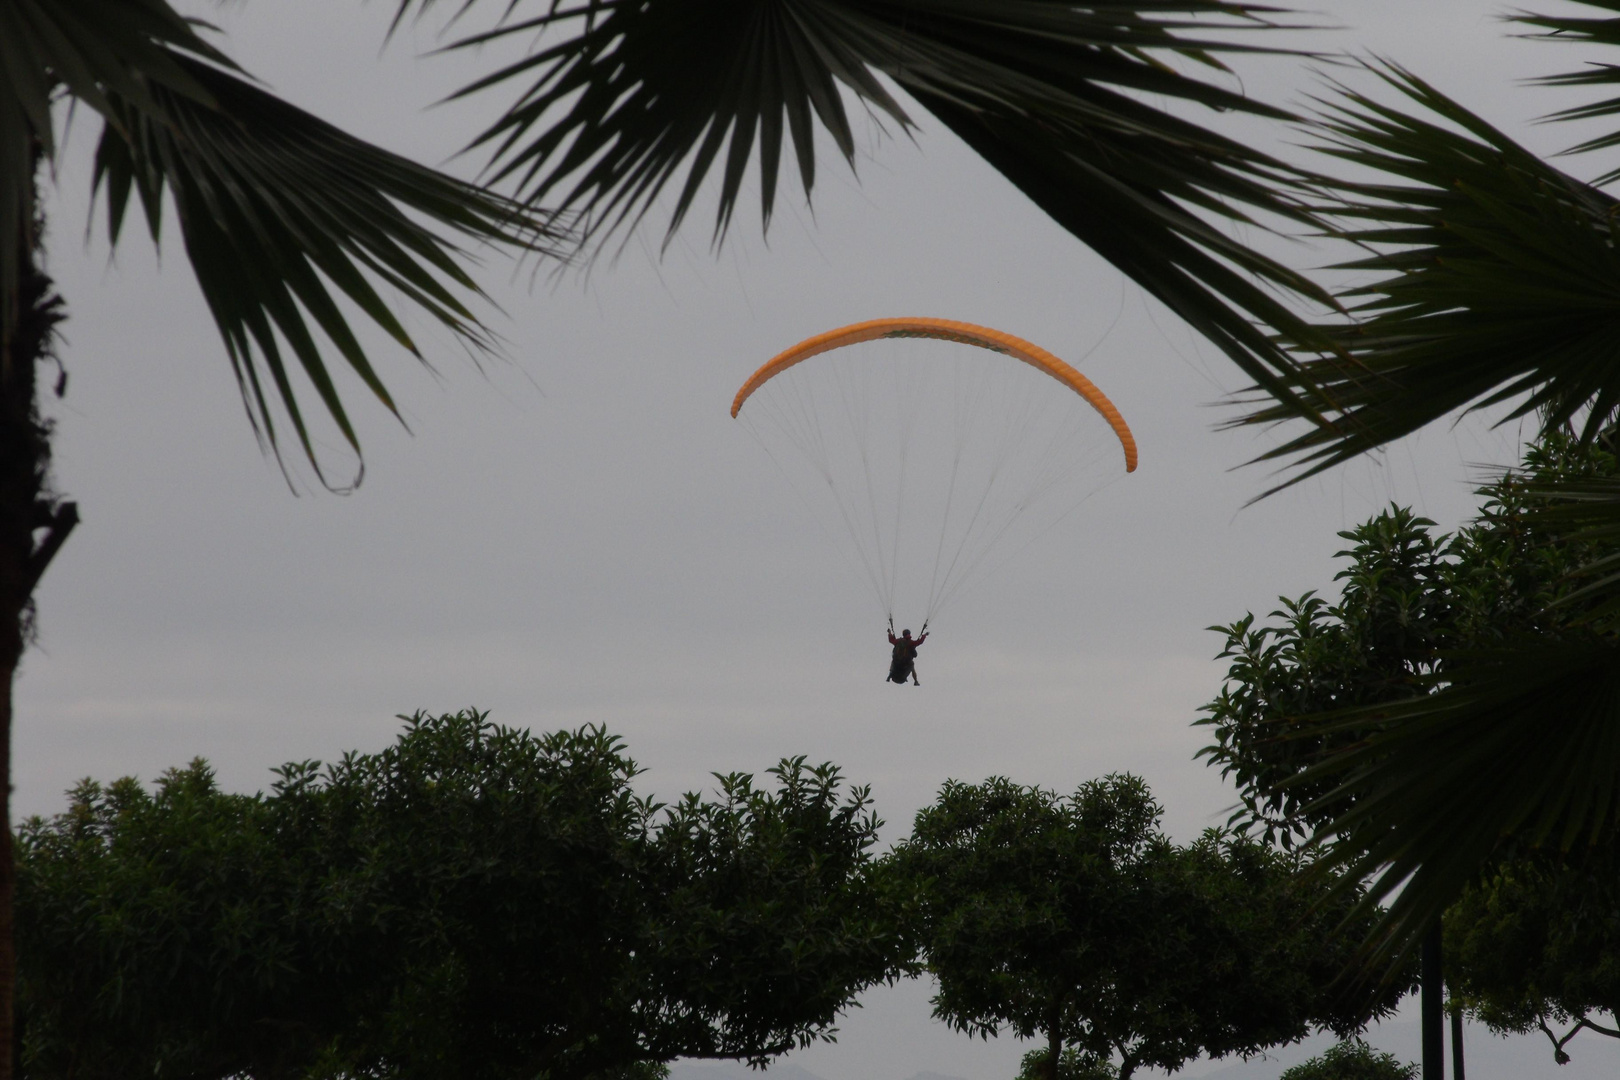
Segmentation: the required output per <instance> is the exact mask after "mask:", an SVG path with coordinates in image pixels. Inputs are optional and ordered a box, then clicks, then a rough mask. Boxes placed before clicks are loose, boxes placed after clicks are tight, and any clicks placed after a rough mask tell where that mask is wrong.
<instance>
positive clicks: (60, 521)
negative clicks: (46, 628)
mask: <svg viewBox="0 0 1620 1080" xmlns="http://www.w3.org/2000/svg"><path fill="white" fill-rule="evenodd" d="M78 523H79V504H78V503H76V502H65V503H61V504H59V505H58V506H57V507H56V508H55V509H54V510H52V511H51V513H50V515H49V517H48V519H47V524H46V528H47V529H49V530H50V531H49V532H47V533H46V534H45V539H43V540H41V541H40V542H39V546H38V547H36V548H35V549H34V551H33V554H31V555H29V556H28V566H27V569H26V570H25V574H26V577H25V578H24V583H25V584H26V585H27V591H26V592H25V593H24V595H31V594H32V593H33V591H34V587H35V586H36V585H38V584H39V579H40V578H41V577H43V576H44V574H45V568H46V567H48V566H50V565H51V560H52V559H54V558H56V553H57V552H58V551H60V550H61V548H62V545H63V544H65V543H66V542H67V538H68V533H70V532H72V531H73V527H74V526H75V525H77V524H78Z"/></svg>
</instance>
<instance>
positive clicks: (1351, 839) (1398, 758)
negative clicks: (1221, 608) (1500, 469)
mask: <svg viewBox="0 0 1620 1080" xmlns="http://www.w3.org/2000/svg"><path fill="white" fill-rule="evenodd" d="M1615 476H1620V463H1617V460H1616V457H1615V455H1614V453H1613V452H1611V451H1610V450H1609V449H1607V447H1606V446H1604V445H1600V444H1583V443H1582V442H1581V441H1580V440H1579V439H1578V438H1577V437H1576V436H1575V435H1573V434H1571V433H1568V432H1553V433H1550V434H1549V435H1547V436H1546V437H1544V438H1543V439H1542V440H1541V442H1540V443H1539V444H1537V445H1535V446H1532V447H1531V448H1529V449H1528V450H1527V451H1526V455H1525V459H1524V463H1523V466H1522V468H1521V469H1518V470H1514V471H1511V472H1509V473H1507V474H1505V475H1504V476H1503V477H1502V478H1501V479H1499V480H1498V481H1497V482H1496V483H1494V484H1492V485H1491V486H1489V487H1487V488H1485V489H1483V490H1482V492H1481V496H1482V506H1481V512H1480V516H1479V518H1478V519H1477V520H1476V521H1474V522H1473V523H1471V524H1469V525H1467V526H1465V527H1464V528H1462V529H1460V530H1459V531H1458V532H1457V533H1456V534H1455V535H1454V536H1444V535H1438V534H1436V533H1435V532H1434V528H1433V522H1430V521H1428V520H1427V519H1424V518H1419V517H1417V516H1415V515H1413V514H1412V513H1411V512H1410V511H1409V510H1404V509H1401V508H1398V507H1394V508H1391V509H1390V510H1388V511H1386V512H1384V513H1383V514H1380V515H1378V516H1377V517H1375V518H1373V519H1372V520H1370V521H1368V522H1367V523H1365V524H1363V525H1361V526H1359V527H1358V528H1356V529H1353V530H1349V531H1347V532H1344V533H1341V534H1340V535H1341V536H1343V537H1345V538H1346V539H1348V540H1350V541H1351V542H1352V545H1351V546H1350V547H1349V548H1347V549H1345V550H1343V551H1340V552H1339V553H1338V555H1339V557H1342V558H1347V559H1349V560H1350V562H1349V565H1348V566H1347V567H1346V569H1344V570H1343V571H1341V572H1340V573H1339V574H1338V575H1337V578H1338V580H1341V581H1343V582H1344V591H1343V595H1342V597H1341V599H1340V601H1339V602H1338V603H1337V604H1333V605H1330V604H1327V603H1326V602H1324V601H1322V600H1321V599H1320V598H1318V597H1316V596H1315V595H1314V594H1306V595H1304V596H1302V597H1300V598H1299V599H1297V600H1288V599H1286V598H1284V599H1283V601H1282V604H1283V606H1282V607H1281V608H1280V609H1279V610H1277V611H1275V612H1273V614H1272V618H1273V622H1271V623H1270V624H1268V625H1264V626H1256V625H1255V620H1254V617H1253V616H1252V615H1248V616H1245V617H1244V618H1243V619H1242V620H1239V621H1238V622H1236V623H1233V624H1232V625H1230V626H1224V627H1216V628H1214V629H1216V630H1217V631H1218V632H1220V633H1222V634H1224V635H1225V637H1226V644H1225V647H1224V648H1223V650H1222V652H1221V656H1222V657H1225V658H1228V659H1230V660H1231V661H1232V664H1231V666H1230V668H1229V669H1228V672H1227V682H1226V685H1225V686H1224V687H1223V689H1222V690H1221V692H1220V694H1219V695H1218V696H1217V697H1216V699H1215V700H1214V701H1213V702H1212V703H1211V704H1210V705H1209V706H1207V707H1206V709H1205V712H1206V714H1207V715H1206V716H1205V717H1204V719H1202V720H1201V721H1199V722H1200V723H1201V724H1205V725H1208V726H1210V727H1211V728H1212V729H1213V734H1214V738H1215V741H1214V743H1213V744H1212V745H1211V746H1209V747H1207V748H1205V750H1203V751H1202V754H1203V755H1204V756H1206V757H1207V758H1208V759H1209V761H1210V762H1211V764H1214V765H1218V766H1219V767H1220V768H1221V769H1222V772H1223V775H1226V776H1228V777H1230V778H1231V779H1233V781H1234V782H1235V783H1236V784H1237V787H1238V791H1239V797H1240V799H1241V801H1242V806H1241V808H1240V809H1239V811H1238V814H1237V816H1236V817H1235V819H1234V824H1237V825H1239V826H1240V827H1243V828H1251V827H1254V828H1259V829H1261V830H1263V831H1264V833H1265V834H1266V835H1267V836H1269V837H1277V838H1280V839H1283V840H1284V841H1285V842H1292V841H1293V840H1296V839H1299V838H1302V837H1306V836H1315V837H1317V838H1319V839H1324V840H1331V841H1333V842H1334V848H1333V851H1334V857H1335V858H1338V859H1340V860H1342V861H1344V862H1345V863H1346V864H1347V865H1348V866H1349V867H1350V868H1351V871H1352V874H1353V875H1354V876H1357V877H1359V876H1363V875H1367V874H1374V873H1377V874H1378V881H1377V883H1376V885H1375V887H1374V890H1373V895H1374V896H1386V895H1389V894H1391V893H1392V892H1393V891H1394V887H1395V886H1396V885H1397V884H1398V883H1399V880H1400V878H1401V877H1403V876H1405V875H1407V874H1411V873H1414V872H1416V871H1417V868H1418V867H1419V866H1425V867H1427V871H1426V872H1428V873H1430V874H1439V873H1444V874H1445V875H1446V886H1445V888H1444V889H1441V890H1439V891H1433V890H1431V891H1428V892H1423V891H1412V890H1403V891H1401V892H1400V893H1399V895H1398V896H1396V897H1395V898H1394V900H1393V902H1392V904H1391V916H1390V917H1391V919H1392V920H1394V927H1393V929H1391V928H1390V927H1387V926H1386V932H1385V934H1384V937H1383V939H1382V940H1383V943H1384V947H1385V948H1386V950H1391V949H1392V950H1395V951H1397V952H1398V951H1400V949H1401V948H1402V947H1403V946H1404V944H1405V943H1407V942H1409V941H1410V940H1411V938H1410V936H1409V935H1408V934H1407V933H1406V932H1405V929H1403V928H1406V929H1409V928H1410V927H1412V926H1417V925H1420V924H1421V925H1432V923H1433V922H1434V920H1435V919H1436V918H1438V917H1439V914H1440V912H1441V911H1442V910H1444V907H1445V906H1447V905H1449V903H1451V902H1452V901H1454V900H1456V898H1457V897H1458V895H1459V894H1460V892H1461V890H1462V889H1463V888H1464V887H1466V885H1467V883H1468V882H1470V881H1472V880H1474V879H1475V878H1476V877H1477V876H1478V875H1479V874H1481V873H1483V872H1485V871H1486V870H1487V869H1488V867H1489V866H1490V865H1491V863H1492V861H1493V860H1496V859H1500V858H1503V857H1505V856H1506V855H1507V854H1509V852H1510V847H1511V845H1510V846H1509V847H1504V840H1503V837H1504V836H1511V837H1516V839H1515V840H1514V843H1520V844H1523V845H1525V846H1527V847H1528V846H1533V845H1535V844H1538V843H1541V842H1543V841H1545V840H1546V839H1547V836H1548V833H1547V831H1546V825H1545V822H1544V821H1541V820H1538V819H1536V818H1533V817H1528V816H1527V812H1524V811H1523V809H1522V807H1518V808H1517V809H1516V807H1517V804H1514V803H1511V802H1503V801H1493V800H1492V798H1491V797H1490V795H1489V792H1488V791H1487V790H1485V789H1484V788H1483V787H1481V788H1470V790H1471V791H1473V794H1471V795H1470V796H1469V797H1468V799H1467V800H1466V801H1461V802H1459V801H1455V800H1456V799H1460V798H1461V796H1460V795H1459V794H1458V789H1456V788H1452V787H1447V786H1446V784H1449V783H1450V782H1451V780H1456V779H1457V778H1458V777H1460V776H1461V775H1462V774H1465V773H1466V774H1469V775H1471V776H1473V777H1476V778H1478V777H1489V778H1493V780H1494V783H1495V785H1496V786H1498V787H1502V788H1504V789H1512V788H1514V787H1515V786H1516V785H1522V784H1524V783H1528V782H1529V778H1530V777H1532V776H1533V777H1538V778H1539V780H1538V781H1537V782H1538V783H1541V784H1543V785H1552V784H1554V783H1555V782H1559V778H1563V779H1565V780H1567V779H1568V778H1570V777H1585V778H1587V779H1588V780H1592V782H1594V783H1595V782H1596V780H1595V778H1596V777H1598V776H1600V775H1602V771H1603V770H1604V769H1605V768H1607V767H1608V764H1609V759H1610V755H1611V753H1614V752H1620V748H1609V747H1608V746H1607V744H1606V743H1605V741H1604V740H1605V739H1607V738H1609V737H1610V736H1607V735H1605V734H1604V732H1603V729H1601V728H1599V727H1598V726H1597V720H1598V718H1599V717H1600V716H1601V715H1602V712H1601V710H1602V708H1603V705H1602V703H1601V702H1600V701H1597V700H1594V698H1593V695H1597V694H1599V693H1600V692H1601V691H1602V688H1603V687H1604V686H1606V685H1607V683H1606V682H1605V680H1606V678H1607V676H1606V675H1604V673H1603V670H1602V664H1603V663H1604V660H1603V658H1604V657H1606V656H1609V655H1610V654H1611V653H1612V652H1613V651H1614V650H1615V649H1617V648H1620V633H1617V632H1616V629H1615V628H1614V627H1612V626H1611V625H1610V624H1608V623H1606V622H1604V621H1601V620H1596V619H1594V618H1593V617H1592V616H1593V613H1594V611H1595V610H1596V609H1597V606H1598V605H1600V604H1601V603H1602V602H1603V601H1602V599H1601V597H1600V596H1598V595H1596V594H1594V593H1592V592H1590V591H1589V590H1587V589H1586V587H1585V585H1586V582H1585V580H1584V579H1583V578H1581V577H1580V576H1578V573H1577V572H1578V571H1580V570H1581V568H1582V567H1585V566H1587V565H1589V564H1591V563H1593V562H1594V561H1595V560H1600V559H1602V558H1605V557H1606V556H1607V555H1608V554H1609V553H1610V552H1612V551H1614V550H1615V547H1614V544H1613V541H1612V540H1607V541H1606V540H1602V539H1593V538H1591V537H1590V536H1589V535H1587V534H1586V533H1585V532H1584V531H1582V530H1581V529H1580V528H1579V527H1571V526H1569V525H1567V524H1564V523H1561V522H1560V521H1558V520H1557V519H1554V518H1549V517H1547V516H1546V514H1545V510H1544V508H1545V507H1546V506H1547V498H1546V495H1545V492H1546V490H1547V489H1548V488H1549V487H1550V486H1561V485H1572V484H1580V483H1591V482H1594V481H1602V480H1605V479H1608V478H1611V477H1615ZM1526 657H1534V658H1536V661H1537V663H1538V664H1539V665H1540V670H1539V671H1536V672H1534V673H1532V672H1530V671H1528V670H1525V669H1524V668H1523V667H1522V665H1523V664H1525V663H1528V660H1527V659H1526ZM1577 676H1578V678H1577ZM1521 678H1531V679H1532V682H1533V685H1534V686H1535V687H1536V688H1537V692H1538V693H1542V694H1546V695H1552V696H1551V697H1548V698H1547V701H1549V702H1559V703H1560V708H1561V709H1562V710H1563V711H1562V712H1560V718H1561V719H1560V723H1561V725H1563V726H1564V727H1568V726H1569V725H1571V724H1575V725H1577V726H1579V725H1586V724H1591V725H1593V726H1592V727H1591V728H1590V729H1587V730H1586V731H1585V733H1584V734H1583V736H1582V738H1581V739H1580V740H1577V741H1575V742H1573V743H1569V742H1565V741H1563V740H1561V739H1558V738H1549V737H1548V736H1547V732H1546V730H1545V729H1541V728H1538V729H1535V730H1533V731H1532V730H1528V729H1520V728H1516V727H1510V728H1502V727H1492V726H1489V725H1487V726H1486V727H1484V728H1483V729H1482V728H1480V727H1478V726H1476V725H1475V724H1474V721H1476V720H1478V719H1479V715H1478V713H1477V711H1476V709H1475V706H1479V707H1484V704H1485V703H1486V702H1487V701H1488V700H1494V701H1495V705H1494V707H1495V708H1496V709H1498V710H1499V711H1501V712H1505V711H1511V710H1514V709H1517V708H1520V707H1521V706H1522V705H1523V702H1522V701H1520V700H1518V699H1516V698H1513V697H1511V696H1508V690H1509V684H1513V683H1514V682H1515V680H1518V679H1521ZM1571 679H1573V680H1574V682H1573V683H1570V682H1567V680H1571ZM1559 687H1564V690H1562V691H1560V690H1559V689H1558V688H1559ZM1566 694H1568V695H1573V696H1564V695H1566ZM1464 698H1466V699H1467V700H1468V701H1470V702H1472V703H1473V704H1472V705H1470V706H1469V707H1468V708H1467V709H1460V707H1459V708H1450V707H1446V708H1443V709H1441V711H1439V712H1436V711H1435V710H1436V709H1437V708H1439V707H1437V706H1436V705H1435V704H1434V703H1435V702H1436V701H1451V702H1453V703H1455V702H1458V701H1460V700H1463V699H1464ZM1593 710H1597V711H1596V712H1594V711H1593ZM1419 748H1422V749H1423V750H1424V755H1423V756H1419V755H1418V754H1417V750H1418V749H1419ZM1419 770H1422V771H1425V772H1428V773H1430V774H1433V775H1434V776H1435V777H1437V780H1436V782H1435V783H1434V784H1433V785H1430V786H1428V787H1427V788H1424V787H1421V786H1419V785H1417V784H1416V781H1415V779H1414V780H1413V786H1412V787H1409V788H1405V790H1407V791H1408V795H1409V796H1410V797H1411V798H1416V797H1417V795H1418V793H1419V792H1420V791H1422V792H1426V793H1427V794H1426V795H1425V796H1424V800H1425V801H1423V802H1422V806H1423V808H1424V810H1425V812H1426V813H1428V814H1429V815H1431V817H1433V818H1434V821H1433V822H1431V823H1430V824H1429V825H1428V826H1427V835H1429V836H1430V837H1431V841H1432V842H1434V843H1438V840H1435V839H1434V838H1437V837H1441V838H1445V839H1446V840H1447V841H1448V842H1449V843H1450V844H1451V846H1450V847H1449V848H1443V849H1442V848H1436V849H1432V850H1431V848H1429V847H1424V848H1422V849H1421V851H1419V850H1418V849H1414V848H1412V847H1410V842H1411V836H1412V834H1411V832H1410V829H1409V827H1408V826H1409V812H1410V811H1411V809H1412V806H1413V805H1416V804H1410V803H1408V802H1407V801H1406V799H1405V797H1400V796H1397V795H1396V794H1395V793H1394V790H1393V789H1391V788H1388V787H1386V786H1384V782H1385V781H1384V780H1376V779H1375V778H1376V777H1380V776H1382V777H1384V778H1385V780H1389V777H1390V776H1391V775H1392V774H1393V773H1394V772H1399V773H1401V774H1402V775H1408V776H1410V775H1411V774H1414V773H1416V772H1417V771H1419ZM1448 777H1449V778H1451V780H1446V778H1448ZM1441 780H1446V783H1444V784H1443V783H1441ZM1389 782H1390V783H1394V781H1393V780H1389ZM1573 790H1574V791H1579V790H1583V788H1582V786H1581V785H1576V787H1575V788H1574V789H1573ZM1447 792H1449V793H1450V794H1449V795H1447V794H1446V793H1447ZM1545 795H1546V796H1547V798H1548V800H1549V805H1553V806H1556V805H1558V804H1561V803H1563V804H1567V803H1568V802H1569V801H1570V800H1571V799H1573V798H1575V797H1576V796H1575V795H1574V794H1573V793H1572V792H1565V793H1563V794H1557V793H1554V792H1551V791H1548V792H1545ZM1453 797H1455V798H1453ZM1481 819H1488V820H1490V821H1491V822H1492V823H1493V827H1492V829H1491V830H1490V832H1489V833H1488V834H1487V833H1481V832H1480V831H1479V830H1478V828H1477V824H1478V821H1479V820H1481ZM1559 838H1560V839H1563V840H1565V841H1573V839H1574V836H1573V835H1560V837H1559ZM1431 841H1425V843H1426V844H1428V843H1430V842H1431ZM1555 846H1557V845H1556V842H1555ZM1437 904H1438V906H1436V905H1437Z"/></svg>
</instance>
